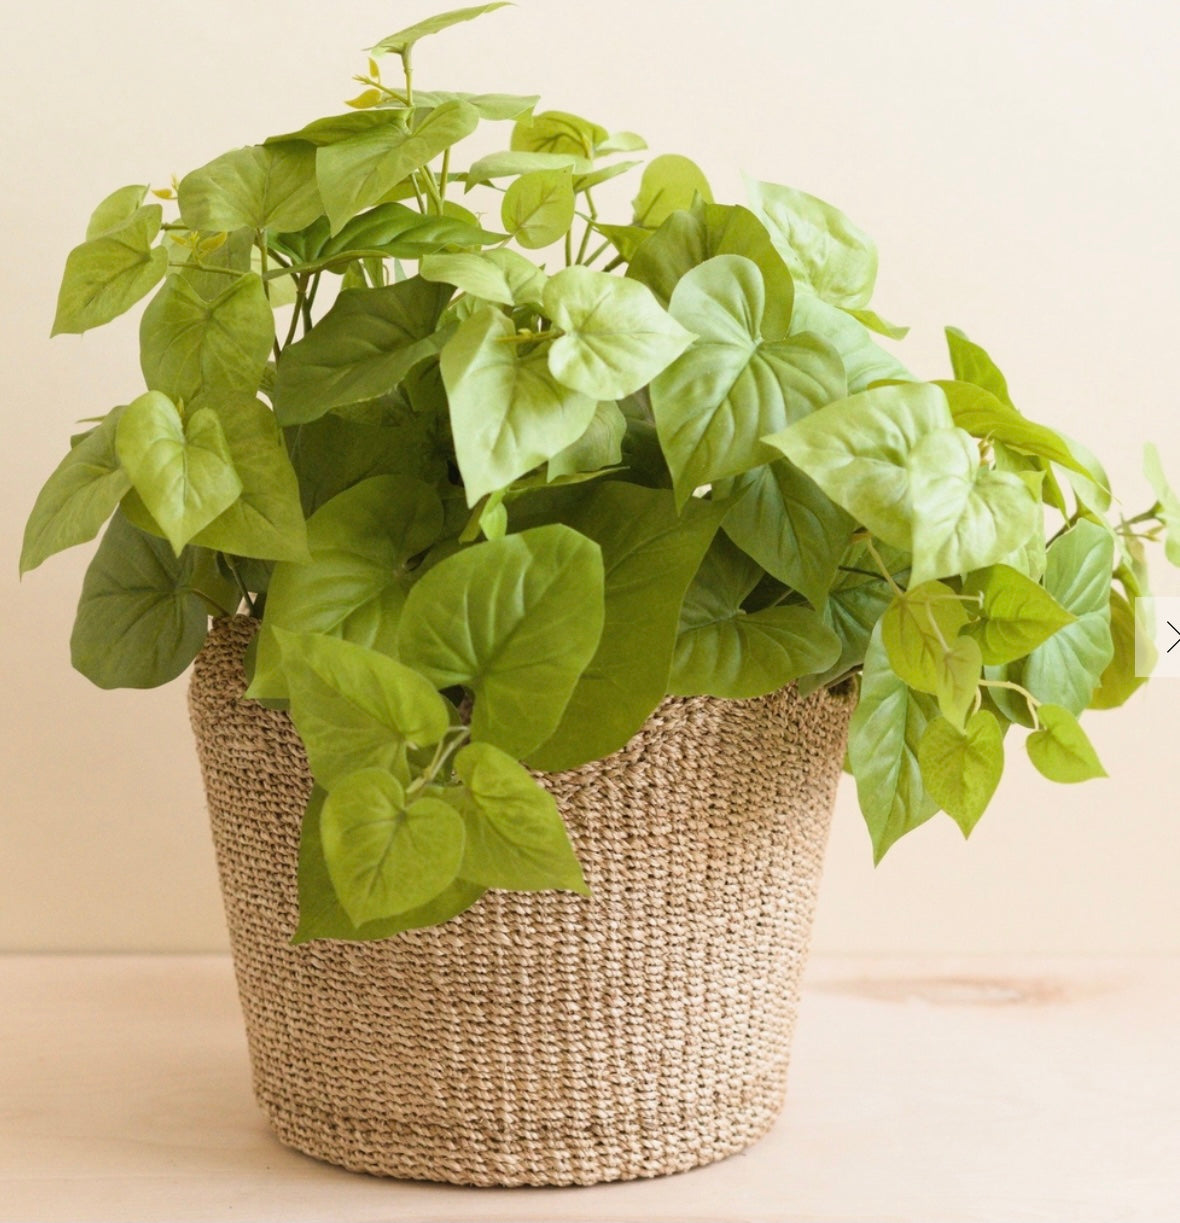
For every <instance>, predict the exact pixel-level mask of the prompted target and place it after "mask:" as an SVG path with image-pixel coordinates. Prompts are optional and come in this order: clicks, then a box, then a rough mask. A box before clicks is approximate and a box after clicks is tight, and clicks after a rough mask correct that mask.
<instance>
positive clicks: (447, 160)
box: [439, 148, 451, 212]
mask: <svg viewBox="0 0 1180 1223" xmlns="http://www.w3.org/2000/svg"><path fill="white" fill-rule="evenodd" d="M450 174H451V150H450V149H449V148H448V149H444V150H443V162H442V174H441V175H440V179H441V185H440V187H439V204H440V205H442V204H445V203H446V202H447V179H448V178H449V177H450ZM439 211H440V212H441V211H442V208H441V207H440V208H439Z"/></svg>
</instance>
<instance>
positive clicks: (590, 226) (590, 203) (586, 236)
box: [578, 187, 598, 263]
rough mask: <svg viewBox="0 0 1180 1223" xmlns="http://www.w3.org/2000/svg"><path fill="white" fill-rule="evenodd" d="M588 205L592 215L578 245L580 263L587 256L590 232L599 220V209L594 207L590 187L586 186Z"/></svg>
mask: <svg viewBox="0 0 1180 1223" xmlns="http://www.w3.org/2000/svg"><path fill="white" fill-rule="evenodd" d="M586 207H587V209H588V210H589V212H590V217H589V220H587V222H586V228H585V230H584V231H583V233H582V244H581V245H580V246H579V247H578V262H579V263H582V262H583V261H584V260H585V258H586V248H587V247H588V246H589V245H590V234H591V232H592V231H593V228H594V222H595V221H597V220H598V209H597V208H595V207H594V199H593V197H592V196H591V194H590V188H589V187H587V188H586Z"/></svg>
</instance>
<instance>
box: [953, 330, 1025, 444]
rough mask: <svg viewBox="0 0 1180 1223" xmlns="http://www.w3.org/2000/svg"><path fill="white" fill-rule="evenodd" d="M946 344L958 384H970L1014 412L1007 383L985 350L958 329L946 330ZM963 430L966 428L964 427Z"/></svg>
mask: <svg viewBox="0 0 1180 1223" xmlns="http://www.w3.org/2000/svg"><path fill="white" fill-rule="evenodd" d="M946 344H947V348H948V349H949V351H950V355H951V369H952V370H953V371H954V375H955V378H956V379H957V380H958V381H959V382H970V383H972V384H973V385H975V386H978V387H982V388H983V389H984V390H985V391H988V392H989V393H990V394H992V395H994V396H995V398H996V399H998V400H999V401H1000V403H1002V404H1003V405H1004V406H1005V407H1008V408H1011V409H1012V410H1013V411H1015V410H1016V405H1015V404H1014V403H1013V402H1012V397H1011V396H1010V395H1009V394H1008V382H1007V380H1006V379H1005V378H1004V375H1003V374H1002V373H1001V372H1000V367H999V366H998V365H997V364H996V363H995V362H994V361H993V360H992V359H991V357H989V356H988V354H987V350H986V349H984V348H981V347H980V346H979V345H978V344H976V343H973V342H972V341H971V340H969V339H968V338H967V336H966V335H965V334H964V333H963V332H962V331H960V330H959V328H958V327H947V328H946ZM963 428H967V426H966V425H964V426H963Z"/></svg>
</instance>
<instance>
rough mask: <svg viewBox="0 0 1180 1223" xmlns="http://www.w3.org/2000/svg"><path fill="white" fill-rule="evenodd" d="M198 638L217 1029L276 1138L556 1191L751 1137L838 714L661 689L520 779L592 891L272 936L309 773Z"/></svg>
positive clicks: (677, 1165)
mask: <svg viewBox="0 0 1180 1223" xmlns="http://www.w3.org/2000/svg"><path fill="white" fill-rule="evenodd" d="M255 631H256V622H255V621H252V620H250V619H248V618H246V617H241V616H239V617H234V618H232V619H228V620H221V621H218V622H217V623H216V624H215V625H214V627H213V630H212V632H211V633H210V636H209V639H208V641H207V643H206V645H205V647H204V649H203V650H202V651H201V654H200V656H199V657H198V658H197V661H196V664H195V667H194V671H193V676H192V682H191V685H190V689H189V709H190V714H191V718H192V724H193V729H194V732H195V734H196V739H197V749H198V754H199V756H200V762H201V768H202V771H203V774H204V780H205V788H206V793H207V796H208V802H209V813H210V817H211V820H212V826H213V838H214V842H215V846H216V852H217V862H218V868H219V871H220V875H221V883H222V889H223V893H224V898H225V908H226V916H227V919H228V923H229V931H230V938H231V943H232V948H233V955H234V964H235V970H236V973H237V981H238V989H239V992H240V995H241V1001H242V1008H243V1011H244V1014H245V1020H246V1031H247V1036H248V1040H249V1047H250V1056H251V1063H252V1066H253V1077H254V1091H255V1095H256V1097H257V1099H258V1102H259V1104H260V1105H261V1107H262V1109H263V1111H264V1112H265V1114H266V1116H267V1117H268V1119H269V1121H270V1123H271V1126H272V1127H273V1129H274V1130H275V1132H276V1134H277V1135H278V1137H279V1138H280V1139H281V1140H282V1141H283V1142H285V1143H287V1144H288V1145H290V1146H293V1147H295V1148H297V1149H298V1150H301V1151H304V1152H306V1153H308V1154H310V1155H314V1156H316V1157H318V1158H320V1159H324V1160H328V1161H330V1162H332V1163H335V1164H339V1165H342V1166H343V1167H346V1168H350V1169H353V1170H356V1171H363V1172H370V1173H376V1174H380V1175H387V1176H397V1177H403V1178H412V1179H421V1180H435V1181H449V1182H452V1183H456V1184H465V1185H568V1184H593V1183H596V1182H600V1181H611V1180H627V1179H632V1178H635V1177H646V1176H658V1175H661V1174H664V1173H670V1172H678V1171H683V1170H685V1169H688V1168H692V1167H695V1166H697V1165H699V1164H705V1163H709V1162H711V1161H713V1160H717V1159H722V1158H724V1157H725V1156H728V1155H732V1154H734V1153H735V1152H737V1151H740V1150H742V1149H743V1148H744V1147H746V1146H748V1145H749V1144H750V1143H752V1142H755V1141H756V1140H757V1139H758V1138H760V1137H761V1136H762V1135H763V1134H764V1133H765V1132H766V1131H767V1130H768V1129H769V1128H770V1127H771V1125H772V1124H773V1123H774V1121H775V1119H776V1118H777V1116H778V1114H779V1112H780V1111H781V1108H782V1104H783V1099H784V1095H785V1091H786V1079H787V1060H788V1054H789V1049H790V1040H791V1034H792V1029H793V1027H794V1022H795V1014H796V1009H797V1006H798V999H799V984H800V977H801V975H802V971H803V965H804V961H805V957H806V952H807V946H808V941H809V937H810V929H811V921H812V914H813V911H814V907H815V899H816V892H817V889H818V885H819V878H820V872H821V867H822V860H823V853H824V848H825V844H826V841H827V834H828V825H829V822H830V817H831V810H832V804H833V800H834V797H835V791H836V784H837V781H838V778H839V774H840V766H841V761H842V758H843V752H844V742H845V736H846V732H847V725H848V717H849V714H850V712H851V705H852V702H851V700H850V699H849V698H848V697H846V696H839V695H834V694H831V693H827V692H819V693H816V694H815V695H813V696H811V697H809V698H808V699H807V700H801V699H800V698H799V697H798V696H797V695H796V694H795V692H794V690H793V689H786V690H784V691H782V692H778V693H776V694H774V695H772V696H768V697H762V698H759V699H756V700H748V701H719V700H715V699H712V698H706V697H693V698H669V699H668V700H666V701H665V702H664V703H663V704H662V705H661V706H660V708H659V709H657V710H656V712H655V713H654V714H653V715H652V716H651V718H650V719H649V721H648V722H647V724H646V725H645V726H644V727H643V729H642V730H641V731H640V732H639V733H638V734H637V735H636V736H635V738H634V739H633V740H632V741H631V742H630V743H629V744H628V745H627V747H625V748H623V749H622V750H621V751H619V752H616V753H615V754H614V755H612V756H610V757H608V758H607V759H605V760H602V761H598V762H596V763H594V764H590V765H586V766H584V767H582V768H580V769H575V770H572V771H570V772H567V773H560V774H553V775H548V776H544V777H543V778H542V781H543V783H544V784H545V785H546V786H547V787H548V789H549V790H550V791H551V792H552V793H553V795H554V796H555V798H556V800H557V803H558V806H559V807H560V809H561V811H562V814H563V816H564V817H565V820H566V824H567V826H568V828H569V831H570V835H571V838H572V840H573V842H574V845H575V847H576V849H577V851H578V854H579V857H580V858H581V861H582V863H583V866H584V869H585V872H586V876H587V880H588V882H589V883H590V886H591V889H592V891H593V898H592V900H587V899H585V898H583V897H579V896H575V895H571V894H565V893H556V892H544V893H532V894H519V893H509V892H489V893H488V894H487V895H485V896H484V898H483V899H482V900H480V901H479V902H478V903H477V904H476V905H475V906H473V908H471V909H470V910H468V911H467V912H466V913H464V914H462V915H460V916H459V917H457V918H454V919H453V920H451V921H449V922H447V923H446V924H445V925H443V926H438V927H433V928H429V929H425V930H416V931H410V932H407V933H405V934H402V935H399V936H397V937H396V938H392V939H386V940H383V941H380V942H370V943H347V942H340V941H330V940H322V941H316V942H311V943H305V944H302V945H300V946H292V945H291V944H290V941H289V940H290V937H291V934H292V932H293V931H294V929H295V926H296V923H297V914H298V900H297V893H296V866H297V860H298V849H299V834H300V825H301V820H302V815H303V808H304V805H305V803H306V800H307V797H308V794H309V791H310V788H311V778H310V775H309V774H308V771H307V760H306V756H305V755H304V751H303V747H302V744H301V743H300V741H299V738H298V736H297V735H296V733H295V730H294V728H293V726H292V724H291V722H290V719H289V718H288V717H287V715H286V714H285V713H282V712H278V711H274V710H268V709H264V708H263V707H262V706H260V705H258V704H256V703H255V702H252V701H243V700H242V699H241V698H242V693H243V692H244V691H245V677H244V674H243V666H242V661H243V654H244V651H245V648H246V645H247V644H248V642H249V640H250V638H251V637H252V635H253V634H254V632H255Z"/></svg>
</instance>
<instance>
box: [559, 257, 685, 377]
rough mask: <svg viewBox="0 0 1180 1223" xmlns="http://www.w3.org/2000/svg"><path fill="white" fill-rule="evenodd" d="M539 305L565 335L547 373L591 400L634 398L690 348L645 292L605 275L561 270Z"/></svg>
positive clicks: (580, 269)
mask: <svg viewBox="0 0 1180 1223" xmlns="http://www.w3.org/2000/svg"><path fill="white" fill-rule="evenodd" d="M544 305H545V313H546V314H547V315H548V316H549V317H550V318H551V319H552V320H553V322H554V323H555V324H556V325H557V326H558V327H560V328H561V330H562V331H563V332H564V333H565V334H564V335H561V336H559V337H558V338H557V339H556V340H554V341H553V343H552V344H551V345H550V347H549V368H550V369H551V370H552V371H553V374H554V376H555V377H556V378H557V379H558V380H559V381H560V382H563V383H565V385H566V386H568V387H571V388H572V389H573V390H576V391H581V392H582V394H584V395H590V396H592V397H593V398H595V399H622V398H623V397H625V396H627V395H631V394H633V393H634V392H635V391H637V390H639V388H640V387H642V386H646V385H647V383H649V382H650V381H651V380H652V378H654V377H655V376H656V374H658V373H659V372H660V370H662V369H664V368H665V367H666V366H667V365H669V364H670V363H671V362H672V361H674V360H675V359H676V358H677V357H678V356H679V355H680V354H681V353H682V352H683V351H684V350H685V349H686V348H687V347H688V345H689V344H690V343H691V342H692V335H691V334H690V333H689V332H687V331H685V330H684V328H683V327H681V325H680V324H679V323H678V322H676V320H675V319H673V318H671V317H670V316H669V315H668V314H667V313H666V311H665V310H664V309H663V307H662V306H661V305H660V304H659V302H657V301H656V299H655V298H654V297H653V296H652V294H651V291H650V290H649V289H647V288H645V287H644V286H643V285H641V284H639V283H637V282H636V281H633V280H624V279H623V278H622V277H619V276H610V275H607V274H606V273H605V272H595V271H591V269H589V268H584V267H570V268H565V269H564V270H562V271H560V272H558V273H557V275H556V276H553V277H551V278H550V280H549V282H548V284H546V286H545V294H544Z"/></svg>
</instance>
